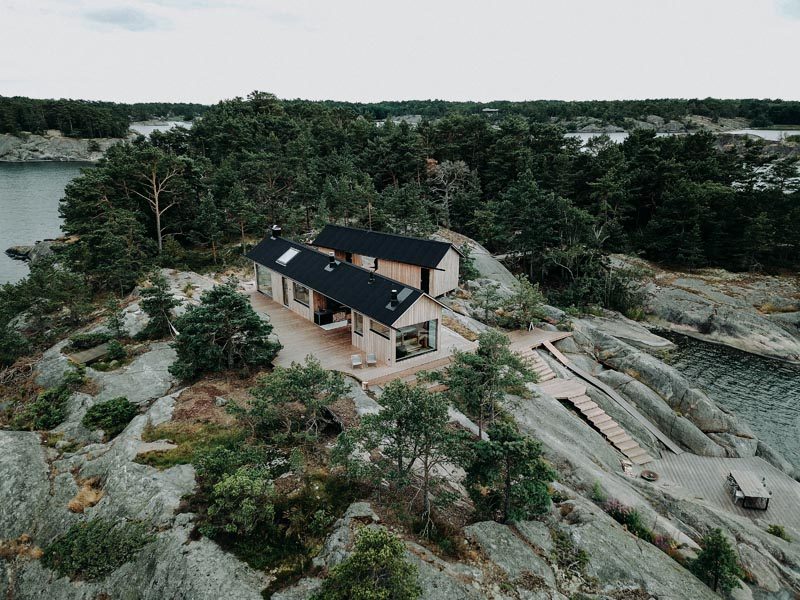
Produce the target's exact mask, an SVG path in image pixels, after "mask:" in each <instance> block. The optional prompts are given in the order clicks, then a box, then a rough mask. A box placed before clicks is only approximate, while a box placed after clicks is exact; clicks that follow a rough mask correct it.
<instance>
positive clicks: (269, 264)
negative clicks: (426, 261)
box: [247, 237, 438, 327]
mask: <svg viewBox="0 0 800 600" xmlns="http://www.w3.org/2000/svg"><path fill="white" fill-rule="evenodd" d="M287 256H288V260H287ZM247 258H249V259H251V260H253V261H255V262H257V263H258V264H260V265H263V266H265V267H266V268H268V269H271V270H273V271H275V272H276V273H280V274H281V275H285V276H286V277H288V278H289V279H293V280H295V281H297V282H298V283H300V284H302V285H305V286H307V287H309V288H311V289H313V290H316V291H318V292H320V293H321V294H324V295H326V296H328V297H329V298H332V299H333V300H336V301H337V302H339V303H341V304H344V305H345V306H349V307H350V308H352V309H354V310H356V311H358V312H360V313H361V314H364V315H366V316H368V317H369V318H370V319H375V320H376V321H378V322H379V323H383V324H384V325H386V326H388V327H391V326H392V325H393V323H394V322H395V321H397V319H399V318H400V317H401V316H402V315H403V313H405V312H406V311H407V310H408V309H409V308H410V307H411V305H412V304H414V302H416V301H417V300H418V299H419V298H420V297H421V296H426V297H430V296H427V294H424V293H423V292H421V291H420V290H418V289H415V288H412V287H410V286H407V285H405V284H403V283H400V282H397V281H395V280H393V279H389V278H388V277H383V276H382V275H378V274H377V273H373V272H372V271H369V270H367V269H362V268H361V267H358V266H356V265H353V264H350V263H346V262H340V261H336V263H335V266H333V268H331V267H332V266H331V263H330V256H329V255H328V254H324V253H322V252H319V251H318V250H315V249H313V248H309V247H308V246H305V245H303V244H298V243H297V242H293V241H291V240H287V239H285V238H282V237H277V238H266V239H265V240H263V241H262V242H261V243H259V244H258V245H257V246H256V247H255V248H253V249H252V250H250V252H248V253H247ZM279 259H280V262H278V261H279ZM392 290H397V292H398V303H397V306H395V307H394V308H392V307H391V306H390V304H389V301H390V300H391V294H392ZM434 302H436V301H435V300H434ZM437 303H438V302H437Z"/></svg>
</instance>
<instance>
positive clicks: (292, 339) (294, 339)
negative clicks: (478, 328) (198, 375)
mask: <svg viewBox="0 0 800 600" xmlns="http://www.w3.org/2000/svg"><path fill="white" fill-rule="evenodd" d="M250 302H251V304H252V306H253V309H254V310H255V311H256V312H257V313H258V314H260V315H262V316H263V317H264V318H267V319H269V322H270V323H271V324H272V327H273V331H274V333H275V335H277V336H278V339H279V340H280V342H281V344H283V349H282V350H281V351H280V352H279V353H278V356H277V357H276V359H275V364H276V365H278V366H282V367H287V366H289V365H290V364H291V363H292V362H303V360H305V357H306V356H308V355H311V356H314V357H315V358H316V359H317V360H319V362H320V364H321V365H322V366H323V368H325V369H329V370H334V371H341V372H343V373H347V374H348V375H351V376H352V377H354V378H355V379H357V380H359V381H362V382H370V383H371V382H373V381H376V380H380V381H384V382H385V381H389V380H391V379H394V378H396V377H397V375H398V374H400V373H404V372H406V371H410V370H414V369H415V370H417V371H419V370H422V369H426V368H430V367H431V365H435V364H436V363H437V362H439V361H441V360H443V359H447V360H448V361H449V360H450V356H451V355H452V353H453V351H454V350H456V349H458V350H465V351H472V350H473V349H474V348H476V347H477V344H476V343H475V342H471V341H469V340H467V339H465V338H463V337H461V336H460V335H458V334H457V333H455V332H454V331H451V330H450V329H448V328H447V327H444V326H442V329H441V335H440V340H439V350H437V351H436V352H431V353H429V354H423V355H421V356H418V357H415V358H410V359H408V360H404V361H402V362H401V363H399V364H391V365H387V364H379V365H378V366H375V367H368V366H366V365H364V366H362V367H358V368H354V367H353V365H352V363H351V361H350V356H351V355H353V354H362V355H363V351H362V350H360V349H359V348H356V347H355V346H353V345H352V344H351V343H350V330H349V328H342V329H333V330H325V329H322V328H321V327H319V326H318V325H316V324H315V323H313V322H311V321H309V320H308V319H304V318H303V317H301V316H300V315H298V314H297V313H294V312H292V311H291V310H289V309H288V308H286V307H285V306H283V305H281V304H279V303H277V302H275V301H274V300H272V299H271V298H269V297H267V296H265V295H264V294H262V293H260V292H253V293H251V294H250Z"/></svg>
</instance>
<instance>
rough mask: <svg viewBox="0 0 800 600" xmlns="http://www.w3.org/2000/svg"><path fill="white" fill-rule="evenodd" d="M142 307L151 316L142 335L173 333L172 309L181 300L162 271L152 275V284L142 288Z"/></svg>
mask: <svg viewBox="0 0 800 600" xmlns="http://www.w3.org/2000/svg"><path fill="white" fill-rule="evenodd" d="M141 296H142V302H141V304H142V309H144V312H146V313H147V315H148V316H149V317H150V321H149V322H148V323H147V326H146V327H145V328H144V330H143V331H142V332H141V334H139V335H140V337H144V338H151V339H157V338H162V337H165V336H167V335H170V334H171V333H172V330H171V328H170V322H171V320H172V318H173V315H172V309H173V308H175V307H176V306H179V305H180V301H179V300H178V299H177V298H175V296H173V295H172V292H171V291H170V289H169V283H168V282H167V278H166V277H164V275H163V274H162V273H161V271H154V272H153V273H152V274H151V275H150V285H149V286H147V287H145V288H142V291H141Z"/></svg>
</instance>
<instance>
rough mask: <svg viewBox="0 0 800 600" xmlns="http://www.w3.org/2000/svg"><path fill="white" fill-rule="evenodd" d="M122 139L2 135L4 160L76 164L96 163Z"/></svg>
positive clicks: (55, 134) (0, 145)
mask: <svg viewBox="0 0 800 600" xmlns="http://www.w3.org/2000/svg"><path fill="white" fill-rule="evenodd" d="M121 141H123V140H121V139H118V138H94V139H86V138H71V137H66V136H64V135H62V134H61V132H59V131H57V130H49V131H47V132H46V133H45V134H44V135H37V134H24V135H23V136H21V137H18V136H15V135H11V134H8V133H3V134H0V161H4V162H25V161H73V162H95V161H98V160H100V159H101V158H103V154H105V152H106V151H107V150H108V149H109V148H110V147H111V146H113V145H114V144H117V143H119V142H121Z"/></svg>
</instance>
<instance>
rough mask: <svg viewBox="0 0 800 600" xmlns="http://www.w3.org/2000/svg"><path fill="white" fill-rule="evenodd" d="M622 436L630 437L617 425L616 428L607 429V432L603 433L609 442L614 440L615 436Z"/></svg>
mask: <svg viewBox="0 0 800 600" xmlns="http://www.w3.org/2000/svg"><path fill="white" fill-rule="evenodd" d="M621 434H625V435H628V434H627V433H625V430H624V429H623V428H622V427H620V426H619V425H617V426H616V427H612V428H611V429H606V430H605V431H603V435H605V436H606V437H607V438H608V439H609V440H610V439H612V438H613V437H614V436H618V435H621Z"/></svg>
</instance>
